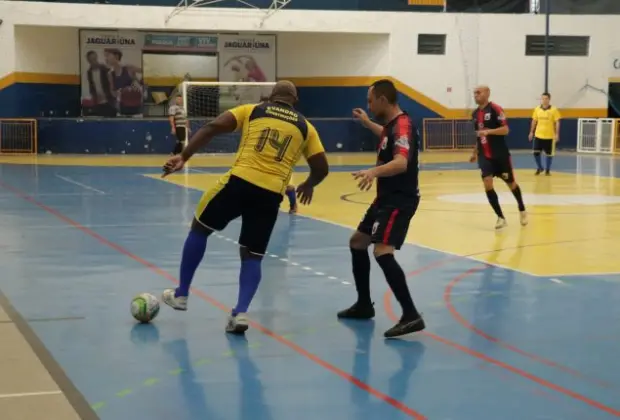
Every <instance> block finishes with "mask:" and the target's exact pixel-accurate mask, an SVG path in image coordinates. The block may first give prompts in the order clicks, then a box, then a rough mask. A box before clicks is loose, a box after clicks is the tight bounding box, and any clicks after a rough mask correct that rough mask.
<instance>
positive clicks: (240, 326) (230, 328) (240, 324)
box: [226, 312, 249, 334]
mask: <svg viewBox="0 0 620 420" xmlns="http://www.w3.org/2000/svg"><path fill="white" fill-rule="evenodd" d="M248 328H249V326H248V315H247V314H245V313H243V312H241V313H238V314H237V316H232V315H230V316H229V317H228V323H227V324H226V332H227V333H231V334H243V333H244V332H246V331H247V330H248Z"/></svg>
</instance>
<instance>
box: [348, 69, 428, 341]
mask: <svg viewBox="0 0 620 420" xmlns="http://www.w3.org/2000/svg"><path fill="white" fill-rule="evenodd" d="M397 97H398V92H397V90H396V87H395V86H394V84H393V83H392V82H390V81H389V80H379V81H377V82H375V83H373V85H372V86H371V87H370V89H369V90H368V109H369V111H370V112H371V113H372V114H373V115H374V116H375V117H376V118H377V119H378V120H380V121H382V122H384V124H385V125H384V126H381V125H379V124H376V123H374V122H372V121H371V120H370V119H369V118H368V115H367V114H366V112H364V111H363V110H362V109H359V108H358V109H355V110H353V116H354V117H356V118H357V119H359V120H360V121H361V122H362V124H363V125H364V126H365V127H366V128H368V129H370V130H371V131H372V132H373V133H375V134H376V135H377V136H378V137H379V139H380V142H379V147H378V152H377V155H378V156H377V165H376V166H375V167H374V168H371V169H366V170H363V171H359V172H355V173H354V174H353V176H354V177H355V179H357V180H358V181H359V188H360V189H361V190H362V191H367V190H369V189H370V188H371V187H372V184H373V181H374V179H375V178H377V197H376V198H375V200H374V202H373V203H372V204H371V205H370V207H369V208H368V211H367V212H366V214H365V216H364V218H363V219H362V221H361V222H360V224H359V226H358V227H357V231H356V232H355V233H354V234H353V235H352V236H351V239H350V240H349V246H350V248H351V259H352V264H353V277H354V278H355V287H356V289H357V302H356V303H355V304H354V305H353V306H351V307H350V308H348V309H345V310H343V311H341V312H339V313H338V317H339V318H355V319H371V318H373V317H374V316H375V310H374V307H373V302H372V300H371V298H370V257H369V255H368V247H369V246H370V244H374V255H375V259H376V260H377V263H378V264H379V266H380V267H381V269H382V270H383V274H384V275H385V278H386V280H387V282H388V284H389V286H390V288H391V289H392V292H393V293H394V295H395V296H396V299H397V300H398V302H399V303H400V305H401V307H402V310H403V315H402V317H401V319H400V321H399V322H398V323H397V324H396V325H395V326H394V327H392V328H390V329H389V330H387V331H386V332H385V334H384V335H385V337H388V338H389V337H397V336H400V335H404V334H409V333H413V332H416V331H422V330H423V329H424V328H425V325H424V320H423V319H422V317H421V316H420V314H419V313H418V311H417V309H416V307H415V305H414V303H413V300H412V299H411V294H410V293H409V288H408V287H407V280H406V278H405V273H404V272H403V270H402V268H401V267H400V265H399V264H398V262H397V261H396V259H395V258H394V251H395V250H397V249H400V247H401V246H402V245H403V243H404V242H405V238H406V236H407V230H408V229H409V222H410V221H411V218H412V217H413V215H414V214H415V212H416V210H417V208H418V204H419V203H420V192H419V189H418V172H419V169H418V150H419V135H418V131H417V129H416V128H415V127H414V125H413V123H412V121H411V118H409V116H408V115H407V113H405V112H403V111H402V110H401V109H400V107H399V106H398V102H397V99H398V98H397Z"/></svg>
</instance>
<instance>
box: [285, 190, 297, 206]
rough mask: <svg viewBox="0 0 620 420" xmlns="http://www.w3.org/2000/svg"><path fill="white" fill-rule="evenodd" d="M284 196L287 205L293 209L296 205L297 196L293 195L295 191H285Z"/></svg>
mask: <svg viewBox="0 0 620 420" xmlns="http://www.w3.org/2000/svg"><path fill="white" fill-rule="evenodd" d="M286 196H287V197H288V203H289V205H290V206H291V208H294V207H295V204H297V195H296V193H295V190H294V189H292V190H289V189H287V190H286Z"/></svg>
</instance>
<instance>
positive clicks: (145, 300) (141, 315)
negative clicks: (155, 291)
mask: <svg viewBox="0 0 620 420" xmlns="http://www.w3.org/2000/svg"><path fill="white" fill-rule="evenodd" d="M158 313H159V301H158V300H157V298H156V297H155V296H153V295H152V294H150V293H142V294H139V295H138V296H136V297H135V298H133V300H132V301H131V315H132V316H133V317H134V318H135V319H136V321H139V322H141V323H143V324H146V323H149V322H151V321H152V320H154V319H155V317H156V316H157V314H158Z"/></svg>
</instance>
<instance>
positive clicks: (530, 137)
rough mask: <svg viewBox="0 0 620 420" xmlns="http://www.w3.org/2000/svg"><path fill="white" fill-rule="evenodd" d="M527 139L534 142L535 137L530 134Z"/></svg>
mask: <svg viewBox="0 0 620 420" xmlns="http://www.w3.org/2000/svg"><path fill="white" fill-rule="evenodd" d="M527 139H528V140H529V141H532V140H534V135H533V134H532V133H530V134H529V135H528V136H527Z"/></svg>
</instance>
